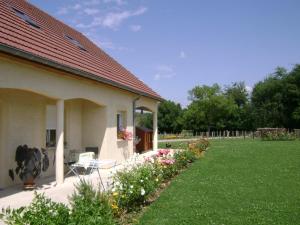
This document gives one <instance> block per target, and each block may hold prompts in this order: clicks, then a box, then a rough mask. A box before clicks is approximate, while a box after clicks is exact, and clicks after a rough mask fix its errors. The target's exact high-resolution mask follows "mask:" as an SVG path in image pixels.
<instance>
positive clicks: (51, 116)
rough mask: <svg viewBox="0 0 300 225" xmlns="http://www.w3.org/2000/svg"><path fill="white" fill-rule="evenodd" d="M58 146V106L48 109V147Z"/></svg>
mask: <svg viewBox="0 0 300 225" xmlns="http://www.w3.org/2000/svg"><path fill="white" fill-rule="evenodd" d="M55 146H56V106H55V105H47V107H46V147H55Z"/></svg>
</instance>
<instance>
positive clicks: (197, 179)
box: [139, 140, 300, 225]
mask: <svg viewBox="0 0 300 225" xmlns="http://www.w3.org/2000/svg"><path fill="white" fill-rule="evenodd" d="M139 224H147V225H151V224H155V225H159V224H170V225H171V224H172V225H175V224H178V225H179V224H180V225H183V224H188V225H191V224H203V225H206V224H215V225H221V224H224V225H225V224H227V225H242V224H243V225H244V224H249V225H250V224H251V225H254V224H255V225H259V224H266V225H277V224H281V225H289V224H291V225H296V224H300V141H276V142H275V141H273V142H267V141H266V142H263V141H258V140H227V141H225V140H220V141H213V142H212V146H211V148H210V149H209V151H208V152H207V154H206V156H205V158H203V159H201V160H199V161H197V162H196V163H194V164H193V165H192V166H191V167H190V168H189V169H187V170H186V171H184V172H183V173H182V174H180V175H179V176H178V177H177V178H175V179H174V180H173V182H172V183H171V185H170V186H169V188H167V189H166V190H165V191H164V192H163V193H162V194H161V196H160V197H159V198H158V200H157V201H155V202H154V203H153V204H152V205H151V206H150V207H149V208H148V209H146V211H145V213H144V214H143V216H142V217H141V218H140V221H139Z"/></svg>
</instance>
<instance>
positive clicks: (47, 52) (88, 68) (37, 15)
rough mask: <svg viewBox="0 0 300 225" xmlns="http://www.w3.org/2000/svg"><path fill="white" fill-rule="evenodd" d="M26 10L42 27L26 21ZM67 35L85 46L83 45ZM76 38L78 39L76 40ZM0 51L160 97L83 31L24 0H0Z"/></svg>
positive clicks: (142, 93) (153, 96) (139, 92)
mask: <svg viewBox="0 0 300 225" xmlns="http://www.w3.org/2000/svg"><path fill="white" fill-rule="evenodd" d="M13 8H15V9H17V10H20V11H21V12H24V13H25V14H26V15H28V17H29V18H30V19H31V20H32V21H33V22H35V23H36V24H37V25H38V26H39V27H40V29H38V28H35V27H33V26H31V25H29V24H28V23H26V22H25V21H24V20H23V19H22V18H20V17H19V16H17V15H16V12H15V11H14V10H13ZM66 35H67V36H70V37H71V38H73V39H75V40H76V41H78V42H79V44H80V45H82V46H83V47H84V49H85V50H86V51H85V50H82V49H80V48H79V47H78V46H77V45H76V43H75V44H74V43H72V41H70V40H69V39H68V38H66ZM76 41H75V42H76ZM0 51H5V52H9V53H11V54H14V55H17V56H20V57H26V56H27V57H26V58H29V59H31V60H34V61H36V62H40V63H43V64H47V65H49V66H53V67H56V68H60V69H62V70H66V71H68V72H71V73H74V74H75V75H80V76H84V77H87V78H90V79H94V80H98V81H100V82H103V83H107V84H109V85H112V86H116V87H119V88H122V89H125V90H128V91H131V92H134V93H137V94H141V95H145V96H148V97H151V98H154V99H161V97H160V96H159V95H158V94H157V93H156V92H154V91H153V90H152V89H151V88H149V87H148V86H147V85H146V84H144V83H143V82H142V81H141V80H139V79H138V78H137V77H136V76H134V75H133V74H132V73H131V72H129V71H128V70H126V69H125V68H124V67H123V66H122V65H120V64H119V63H118V62H117V61H115V60H114V59H113V58H112V57H110V56H109V55H107V54H106V53H105V52H104V51H103V50H101V49H100V48H99V47H98V46H96V45H95V44H94V43H93V42H91V41H90V40H89V39H88V38H86V37H85V36H84V35H83V34H81V33H80V32H78V31H76V30H74V29H72V28H71V27H69V26H67V25H66V24H64V23H62V22H60V21H58V20H57V19H55V18H53V17H52V16H50V15H48V14H47V13H45V12H43V11H42V10H40V9H38V8H37V7H35V6H33V5H32V4H30V3H28V2H27V1H24V0H0Z"/></svg>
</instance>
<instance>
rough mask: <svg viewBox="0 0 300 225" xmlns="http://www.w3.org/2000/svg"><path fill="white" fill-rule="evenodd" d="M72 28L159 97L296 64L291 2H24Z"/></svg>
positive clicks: (298, 42)
mask: <svg viewBox="0 0 300 225" xmlns="http://www.w3.org/2000/svg"><path fill="white" fill-rule="evenodd" d="M29 2H31V3H33V4H34V5H36V6H38V7H39V8H41V9H42V10H44V11H46V12H47V13H49V14H51V15H52V16H54V17H56V18H57V19H59V20H61V21H63V22H64V23H66V24H68V25H70V26H71V27H73V28H75V29H77V30H79V31H80V32H82V33H83V34H85V35H86V36H87V37H88V38H90V39H91V40H92V41H93V42H94V43H96V44H97V45H99V46H100V47H101V48H102V49H103V50H104V51H106V52H107V53H108V54H109V55H110V56H112V57H113V58H115V59H116V60H117V61H118V62H119V63H121V64H122V65H123V66H125V67H126V68H127V69H128V70H130V71H131V72H132V73H133V74H135V75H136V76H137V77H139V78H140V79H141V80H142V81H144V82H145V83H146V84H147V85H149V86H150V87H151V88H152V89H153V90H155V91H156V92H158V93H159V94H160V95H161V96H162V97H163V98H165V99H168V100H172V101H175V102H178V103H181V104H182V105H183V106H186V105H187V104H188V103H189V102H188V91H189V90H191V89H192V88H193V87H195V86H196V85H204V84H205V85H212V84H214V83H219V84H220V85H230V84H232V83H233V82H236V81H244V82H245V84H246V86H247V87H248V89H249V90H251V88H252V87H253V86H254V84H255V83H257V82H258V81H260V80H262V79H264V78H265V77H266V76H267V75H268V74H270V73H272V72H273V71H274V70H275V68H276V67H277V66H282V67H285V68H287V69H291V68H292V67H293V65H295V64H297V63H298V64H299V63H300V26H299V22H300V13H299V12H300V1H299V0H226V1H224V0H185V1H184V0H164V1H163V0H84V1H80V0H59V1H58V0H51V1H50V0H29Z"/></svg>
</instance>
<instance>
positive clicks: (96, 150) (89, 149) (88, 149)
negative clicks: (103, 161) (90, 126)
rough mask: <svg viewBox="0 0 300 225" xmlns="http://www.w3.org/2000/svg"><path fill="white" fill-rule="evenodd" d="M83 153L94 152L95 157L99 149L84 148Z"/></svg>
mask: <svg viewBox="0 0 300 225" xmlns="http://www.w3.org/2000/svg"><path fill="white" fill-rule="evenodd" d="M85 152H94V153H95V156H98V155H99V148H98V147H86V148H85Z"/></svg>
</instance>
